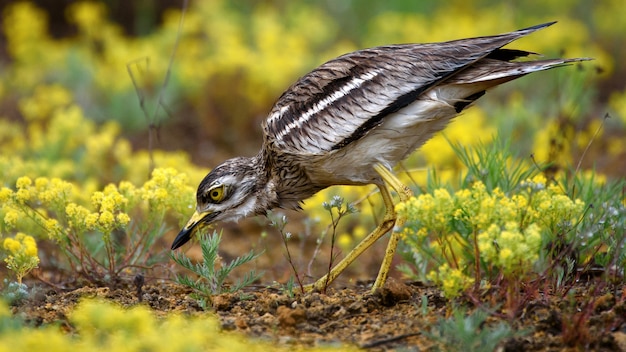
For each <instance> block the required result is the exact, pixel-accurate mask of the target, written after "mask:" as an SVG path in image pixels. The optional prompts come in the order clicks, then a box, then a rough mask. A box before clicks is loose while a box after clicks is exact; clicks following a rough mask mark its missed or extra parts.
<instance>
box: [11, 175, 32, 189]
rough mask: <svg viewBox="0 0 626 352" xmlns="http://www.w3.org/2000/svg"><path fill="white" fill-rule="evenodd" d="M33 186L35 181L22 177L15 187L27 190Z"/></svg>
mask: <svg viewBox="0 0 626 352" xmlns="http://www.w3.org/2000/svg"><path fill="white" fill-rule="evenodd" d="M32 184H33V181H32V180H31V179H30V177H28V176H22V177H20V178H18V179H17V182H15V186H16V187H17V188H27V187H30V185H32Z"/></svg>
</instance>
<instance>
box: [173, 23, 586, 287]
mask: <svg viewBox="0 0 626 352" xmlns="http://www.w3.org/2000/svg"><path fill="white" fill-rule="evenodd" d="M553 23H554V22H552V23H546V24H542V25H538V26H534V27H530V28H526V29H522V30H519V31H515V32H510V33H505V34H500V35H495V36H487V37H479V38H470V39H461V40H455V41H450V42H443V43H432V44H404V45H389V46H381V47H376V48H371V49H364V50H360V51H356V52H352V53H349V54H345V55H343V56H340V57H338V58H336V59H333V60H331V61H328V62H327V63H325V64H323V65H321V66H320V67H318V68H316V69H315V70H313V71H312V72H310V73H308V74H307V75H305V76H303V77H301V78H300V79H299V80H298V81H297V82H296V83H294V84H293V85H292V86H291V87H289V88H288V89H287V91H285V92H284V93H283V94H282V95H281V97H280V98H279V99H278V101H277V102H276V104H275V105H274V107H273V108H272V110H271V111H270V113H269V115H268V117H267V119H266V120H265V121H264V122H263V132H264V140H263V146H262V147H261V151H260V152H259V154H258V155H256V156H254V157H250V158H244V157H239V158H234V159H230V160H227V161H225V162H224V163H222V164H221V165H219V166H217V167H216V168H215V169H213V170H212V171H211V172H210V173H209V174H208V175H207V176H206V177H205V178H204V180H202V182H201V183H200V186H199V187H198V194H197V203H198V205H197V210H196V213H195V214H194V215H193V216H192V218H191V219H190V220H189V222H188V224H187V225H186V226H185V228H183V229H182V230H181V232H180V233H179V235H178V236H177V237H176V239H175V240H174V243H173V244H172V249H176V248H178V247H180V246H182V245H183V244H185V243H186V242H187V241H188V240H189V239H190V236H191V234H192V232H193V231H194V229H195V228H196V226H197V225H198V224H200V223H211V222H216V221H228V220H237V219H239V218H241V217H244V216H252V215H260V214H265V213H266V212H267V211H268V210H270V209H272V208H276V207H281V208H298V207H299V204H300V202H301V201H303V200H304V199H306V198H308V197H310V196H312V195H313V194H315V193H316V192H318V191H320V190H322V189H324V188H326V187H329V186H332V185H364V184H375V185H377V186H378V188H379V189H380V192H381V195H382V197H383V200H384V202H385V206H386V207H387V213H386V215H385V217H384V219H383V221H382V222H381V224H380V225H379V226H378V227H377V228H376V229H375V230H374V231H373V232H372V233H371V234H370V235H369V236H367V237H366V238H365V239H364V240H363V242H362V243H361V244H359V245H357V247H355V249H354V250H353V251H352V252H350V253H349V254H348V255H347V256H346V257H345V258H344V259H343V260H342V261H341V262H340V263H339V264H337V266H336V267H335V268H333V269H332V270H331V272H330V273H329V275H330V276H329V277H324V278H321V279H320V280H318V281H317V282H316V283H315V284H314V286H313V287H314V288H322V287H323V285H326V284H327V283H328V282H330V281H332V280H334V279H335V278H336V277H337V276H338V275H339V274H340V273H341V271H343V270H344V269H345V267H346V266H347V265H348V264H350V263H351V262H352V261H353V260H354V259H355V258H356V257H358V256H359V255H360V254H361V253H362V252H363V251H364V250H365V249H367V248H368V247H369V246H370V245H371V244H372V243H374V242H375V241H376V240H377V239H378V238H380V237H381V236H382V235H384V234H385V233H386V232H387V231H389V230H390V229H391V228H392V227H393V226H394V224H396V225H398V224H401V223H402V222H403V220H402V219H396V216H395V213H394V210H393V201H392V198H391V195H390V193H389V188H388V186H389V187H391V189H393V190H394V191H396V192H397V193H398V195H399V197H400V199H406V198H408V197H409V195H410V191H409V190H408V189H407V188H406V187H405V186H403V185H402V184H401V183H400V182H399V181H398V180H397V178H395V176H394V175H393V174H392V173H391V171H390V170H391V169H392V168H393V166H394V165H395V164H397V163H398V162H399V161H401V160H402V159H404V158H405V157H406V156H408V155H409V154H410V153H411V152H413V151H414V150H415V149H417V148H419V147H420V146H421V145H422V144H423V143H425V142H426V141H427V140H428V139H429V138H430V137H432V135H433V134H434V133H436V132H437V131H440V130H441V129H443V128H444V127H445V126H446V124H447V123H448V122H449V121H450V120H451V119H452V118H453V117H455V116H456V115H457V114H459V113H460V112H461V111H463V110H464V109H465V108H467V107H468V106H469V105H471V104H472V103H473V102H474V101H475V100H476V99H478V98H480V97H481V96H482V95H484V94H485V91H487V90H488V89H490V88H492V87H494V86H497V85H499V84H502V83H505V82H507V81H510V80H513V79H516V78H519V77H521V76H524V75H526V74H528V73H531V72H535V71H541V70H547V69H550V68H553V67H558V66H562V65H565V64H568V63H571V62H575V61H583V60H587V59H580V58H577V59H552V60H536V61H514V60H515V59H517V58H520V57H525V56H529V55H531V54H532V53H530V52H526V51H521V50H514V49H502V47H503V46H505V45H506V44H509V43H510V42H512V41H514V40H516V39H519V38H521V37H523V36H526V35H528V34H530V33H532V32H534V31H536V30H539V29H542V28H544V27H547V26H550V25H552V24H553ZM397 241H398V237H397V235H395V234H392V236H391V239H390V242H389V245H388V247H387V253H386V255H385V257H384V259H383V264H382V265H381V270H380V272H379V275H378V278H377V280H376V283H375V284H374V287H373V289H376V288H379V287H382V285H383V284H384V282H385V279H386V276H387V272H388V270H389V266H390V264H391V258H392V256H393V253H394V251H395V248H396V245H397Z"/></svg>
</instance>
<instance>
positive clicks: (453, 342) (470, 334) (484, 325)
mask: <svg viewBox="0 0 626 352" xmlns="http://www.w3.org/2000/svg"><path fill="white" fill-rule="evenodd" d="M488 317H489V314H488V313H486V312H484V311H482V310H476V311H474V312H473V313H471V314H468V315H467V316H466V314H465V313H464V312H463V310H461V309H457V310H455V311H454V315H453V316H452V317H450V318H448V319H440V320H439V322H438V324H437V325H435V327H433V329H432V330H431V331H430V333H429V334H428V337H429V338H431V339H432V340H434V341H435V342H436V343H437V345H436V350H440V351H468V352H479V351H485V352H492V351H495V350H496V347H498V346H499V345H501V343H502V342H503V341H504V340H505V339H507V338H510V337H513V336H515V335H520V334H519V333H514V332H513V330H512V329H511V327H510V326H509V325H508V324H506V323H504V322H499V323H497V324H495V325H493V324H489V323H488V322H487V318H488Z"/></svg>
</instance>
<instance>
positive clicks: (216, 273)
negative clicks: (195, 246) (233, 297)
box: [170, 232, 263, 307]
mask: <svg viewBox="0 0 626 352" xmlns="http://www.w3.org/2000/svg"><path fill="white" fill-rule="evenodd" d="M221 240H222V235H221V234H218V233H217V232H213V234H211V235H202V236H201V237H200V247H201V248H202V262H201V263H195V264H194V263H192V262H191V259H189V257H187V256H185V254H184V253H174V254H170V256H171V258H172V259H173V260H174V261H175V262H176V263H177V264H179V265H180V266H182V267H184V268H185V269H188V270H191V271H192V272H193V273H194V274H196V275H198V276H199V278H198V279H196V280H194V279H192V278H190V277H189V276H187V275H183V274H177V275H176V281H177V282H178V283H179V284H181V285H184V286H187V287H190V288H192V289H193V290H194V291H195V293H194V296H195V297H194V298H196V299H197V300H198V301H200V302H201V304H202V305H203V306H204V307H207V306H208V305H209V304H207V303H210V302H211V296H213V295H218V294H221V293H232V292H237V291H239V290H241V289H242V288H244V287H246V286H248V285H250V284H252V283H253V282H255V281H256V280H258V279H260V278H261V276H262V275H263V273H257V272H256V271H254V270H251V271H250V272H247V273H246V274H244V276H243V277H242V278H241V279H240V280H237V281H236V282H235V283H234V284H233V285H230V286H226V285H225V282H226V279H227V278H228V275H229V274H230V273H231V272H232V271H233V270H234V269H236V268H237V267H239V266H241V265H243V264H245V263H247V262H250V261H252V260H254V259H256V258H257V257H258V256H259V255H261V254H262V253H258V254H255V253H254V252H253V251H250V252H249V253H248V254H246V255H244V256H242V257H237V258H235V259H233V260H232V261H231V262H230V263H228V264H226V265H223V264H221V263H219V260H218V249H219V245H220V241H221ZM220 265H221V266H220ZM218 267H219V268H218Z"/></svg>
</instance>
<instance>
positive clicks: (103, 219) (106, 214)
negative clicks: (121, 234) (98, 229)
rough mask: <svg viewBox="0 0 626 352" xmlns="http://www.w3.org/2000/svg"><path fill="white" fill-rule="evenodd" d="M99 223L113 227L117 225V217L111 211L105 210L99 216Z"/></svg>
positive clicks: (106, 226) (105, 226)
mask: <svg viewBox="0 0 626 352" xmlns="http://www.w3.org/2000/svg"><path fill="white" fill-rule="evenodd" d="M98 223H99V224H100V226H102V227H104V228H107V229H108V228H111V227H113V226H114V225H115V217H114V216H113V213H111V212H110V211H106V210H105V211H103V212H102V213H100V216H99V217H98Z"/></svg>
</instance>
